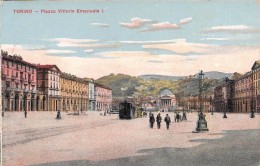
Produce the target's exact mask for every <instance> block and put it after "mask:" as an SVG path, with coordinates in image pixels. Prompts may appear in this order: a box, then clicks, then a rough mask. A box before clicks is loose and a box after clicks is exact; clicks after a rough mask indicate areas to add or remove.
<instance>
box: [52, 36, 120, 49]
mask: <svg viewBox="0 0 260 166" xmlns="http://www.w3.org/2000/svg"><path fill="white" fill-rule="evenodd" d="M50 41H55V42H57V44H56V45H57V46H58V47H62V48H63V47H80V48H118V47H120V46H121V45H120V44H118V43H98V42H99V40H95V39H72V38H54V39H50Z"/></svg>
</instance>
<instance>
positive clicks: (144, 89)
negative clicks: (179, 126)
mask: <svg viewBox="0 0 260 166" xmlns="http://www.w3.org/2000/svg"><path fill="white" fill-rule="evenodd" d="M96 82H97V83H100V84H103V85H105V86H108V87H110V88H111V89H112V90H113V96H114V97H126V96H133V95H137V96H148V95H151V96H156V95H158V93H159V91H160V90H161V89H162V88H169V89H171V90H172V91H173V92H174V94H175V95H176V96H177V97H182V96H196V95H198V93H199V91H198V79H196V78H191V79H179V80H177V81H171V80H145V79H143V78H140V77H139V78H138V77H132V76H129V75H125V74H116V75H115V74H110V75H108V76H104V77H101V78H99V79H98V80H96ZM220 83H221V80H219V79H208V78H206V79H204V80H203V89H204V93H206V94H213V90H214V87H215V86H217V85H218V84H220Z"/></svg>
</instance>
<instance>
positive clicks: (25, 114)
mask: <svg viewBox="0 0 260 166" xmlns="http://www.w3.org/2000/svg"><path fill="white" fill-rule="evenodd" d="M24 117H25V118H27V111H26V110H24Z"/></svg>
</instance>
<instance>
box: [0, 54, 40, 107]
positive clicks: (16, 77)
mask: <svg viewBox="0 0 260 166" xmlns="http://www.w3.org/2000/svg"><path fill="white" fill-rule="evenodd" d="M1 60H2V66H1V68H2V71H1V78H2V79H1V81H2V106H3V109H4V110H6V111H25V110H26V111H34V110H36V93H37V87H36V77H37V71H36V66H35V65H33V64H31V63H29V62H26V61H24V60H23V59H22V57H20V56H17V55H14V56H11V55H8V53H7V52H4V51H1Z"/></svg>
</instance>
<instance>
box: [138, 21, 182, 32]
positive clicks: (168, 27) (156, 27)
mask: <svg viewBox="0 0 260 166" xmlns="http://www.w3.org/2000/svg"><path fill="white" fill-rule="evenodd" d="M179 28H180V26H179V25H178V24H172V23H170V22H161V23H156V24H152V25H151V26H150V27H149V28H147V29H145V30H142V31H141V32H146V31H158V30H171V29H179Z"/></svg>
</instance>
